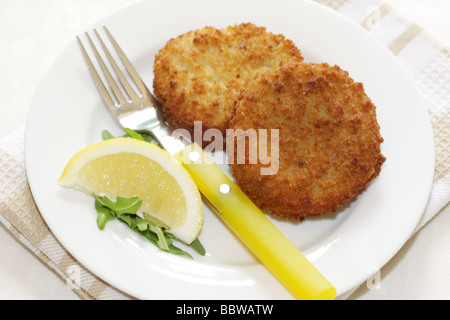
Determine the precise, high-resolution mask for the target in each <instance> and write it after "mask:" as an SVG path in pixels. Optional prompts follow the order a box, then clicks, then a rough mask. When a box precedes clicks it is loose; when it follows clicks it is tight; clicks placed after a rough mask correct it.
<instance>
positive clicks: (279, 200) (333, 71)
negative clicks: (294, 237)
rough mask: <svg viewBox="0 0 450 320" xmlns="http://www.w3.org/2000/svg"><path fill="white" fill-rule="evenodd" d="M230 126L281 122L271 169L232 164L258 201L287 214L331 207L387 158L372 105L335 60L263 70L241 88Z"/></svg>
mask: <svg viewBox="0 0 450 320" xmlns="http://www.w3.org/2000/svg"><path fill="white" fill-rule="evenodd" d="M230 127H231V128H233V129H243V130H247V129H250V128H253V129H256V130H258V129H269V131H270V129H279V171H278V173H277V174H275V175H261V171H260V169H261V167H267V166H263V165H261V164H255V165H251V164H248V161H246V162H245V163H246V164H232V165H231V167H232V173H233V176H234V177H235V178H236V180H237V183H238V185H239V186H240V187H241V188H242V190H243V191H244V192H245V193H246V194H247V195H248V196H249V198H250V199H251V200H253V201H254V202H255V204H256V205H258V206H259V207H260V208H262V209H266V210H268V211H270V212H271V213H272V214H273V215H276V216H279V217H282V218H286V219H290V220H303V219H304V217H308V216H315V215H320V214H322V213H325V212H335V211H336V210H337V209H338V207H340V206H342V205H344V204H345V203H346V202H347V201H348V200H350V199H352V198H353V197H355V196H356V195H357V194H358V193H359V192H360V191H361V190H362V189H364V188H366V187H367V185H368V184H369V182H370V181H372V180H373V179H374V178H375V177H377V176H378V174H379V173H380V170H381V166H382V164H383V162H384V161H385V158H384V156H383V155H382V154H381V151H380V144H381V143H382V142H383V138H382V137H381V135H380V130H379V129H380V128H379V125H378V123H377V119H376V111H375V106H374V104H373V103H372V101H371V100H370V98H369V97H368V96H367V95H366V94H365V92H364V88H363V85H362V84H361V83H357V82H355V81H353V80H352V79H351V78H350V77H349V74H348V73H347V72H346V71H344V70H342V69H340V68H339V67H338V66H333V67H331V66H329V65H328V64H309V63H301V64H294V65H289V66H285V67H282V68H278V69H277V70H273V71H269V72H267V73H265V74H263V75H261V76H260V77H258V78H257V79H256V80H254V81H253V82H252V83H251V84H249V86H248V87H247V89H246V90H244V91H243V92H242V93H241V95H240V98H239V100H238V102H237V105H236V114H235V117H234V118H233V119H232V120H231V122H230ZM236 149H237V148H236ZM229 156H230V157H232V156H234V157H236V152H235V154H234V155H233V154H231V155H229ZM246 157H247V158H248V152H247V154H246ZM247 160H248V159H247Z"/></svg>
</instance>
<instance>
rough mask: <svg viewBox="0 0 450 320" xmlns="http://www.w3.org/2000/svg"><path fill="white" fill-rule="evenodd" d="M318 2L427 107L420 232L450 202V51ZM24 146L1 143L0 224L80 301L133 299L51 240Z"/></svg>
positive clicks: (372, 9) (377, 5) (392, 19)
mask: <svg viewBox="0 0 450 320" xmlns="http://www.w3.org/2000/svg"><path fill="white" fill-rule="evenodd" d="M316 1H317V2H319V3H321V4H323V5H326V6H329V7H330V8H332V9H334V10H336V11H338V12H340V13H342V14H343V15H345V16H347V17H348V18H350V19H351V20H353V21H355V22H356V23H358V24H360V25H361V26H362V27H364V28H365V29H367V30H368V31H369V32H370V33H372V34H373V35H374V36H375V37H376V38H378V39H379V40H380V41H381V42H382V43H383V44H384V45H386V46H387V47H388V48H389V49H390V50H391V52H392V53H393V54H394V55H396V56H397V57H398V59H399V61H401V63H403V64H404V65H405V66H406V68H407V70H408V71H409V72H410V74H411V76H412V77H413V79H414V80H415V82H416V84H417V87H418V89H419V91H420V94H421V95H422V97H423V100H424V101H425V102H426V106H427V108H428V110H429V113H430V115H431V121H432V125H433V129H434V136H435V147H436V172H435V180H434V185H433V190H432V194H431V198H430V200H429V203H428V206H427V208H426V210H425V212H424V215H423V217H422V220H421V221H420V223H419V225H418V226H417V230H418V229H419V228H421V227H423V226H424V225H425V224H426V223H427V222H428V221H429V220H430V219H431V218H432V217H433V216H434V215H436V214H437V213H438V212H439V211H440V210H441V209H442V208H443V207H444V206H445V205H446V204H447V203H448V202H449V200H450V157H449V155H450V151H449V150H450V147H449V146H450V110H449V109H450V103H449V102H450V101H449V97H450V72H449V71H450V70H449V68H450V54H449V50H448V48H445V47H443V46H442V45H441V44H440V43H438V42H437V41H436V40H434V39H433V37H432V36H430V35H429V34H428V33H427V32H426V31H424V30H423V29H422V28H421V27H420V26H419V25H417V24H414V23H412V22H411V21H409V20H408V19H406V18H405V17H403V16H402V15H401V14H400V13H398V12H397V11H396V10H395V9H394V8H392V7H391V6H389V5H387V4H385V3H383V2H382V1H377V0H316ZM23 146H24V127H21V128H19V129H18V130H17V131H15V132H13V133H12V134H11V135H10V136H8V137H7V138H6V139H4V140H3V141H2V142H0V222H1V223H2V224H4V226H5V227H6V228H7V229H8V230H9V231H10V232H11V234H12V235H14V236H15V237H16V238H17V239H18V240H19V241H20V242H21V243H22V244H23V245H24V246H26V247H27V248H28V249H30V250H31V251H32V252H34V254H35V255H36V256H37V257H38V258H39V259H41V260H42V261H43V262H44V263H45V264H47V265H48V266H49V267H50V268H51V269H53V270H54V271H55V273H56V274H58V275H59V276H60V277H61V278H62V280H63V281H65V282H66V283H67V285H68V287H69V288H71V289H73V290H74V291H75V292H76V293H77V294H78V295H79V296H80V297H81V298H82V299H111V300H112V299H133V297H130V296H128V295H126V294H124V293H123V292H120V291H119V290H117V289H115V288H113V287H111V286H110V285H108V284H107V283H105V282H104V281H102V280H101V279H99V278H97V277H96V276H94V275H93V274H92V273H91V272H90V271H89V270H87V269H86V268H85V267H83V266H82V265H80V264H79V263H78V262H77V261H76V260H75V259H74V258H73V257H72V256H71V255H70V254H69V253H68V252H67V251H66V250H65V248H64V247H63V246H62V245H61V244H60V243H59V242H58V241H57V240H56V238H55V237H54V236H53V234H52V233H51V231H50V230H49V229H48V227H47V225H46V224H45V222H44V221H43V219H42V217H41V215H40V213H39V211H38V210H37V208H36V206H35V204H34V202H33V198H32V196H31V193H30V190H29V187H28V183H27V178H26V173H25V168H24V150H23ZM346 296H348V295H346ZM341 298H345V297H341Z"/></svg>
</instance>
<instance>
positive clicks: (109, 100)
mask: <svg viewBox="0 0 450 320" xmlns="http://www.w3.org/2000/svg"><path fill="white" fill-rule="evenodd" d="M77 39H78V43H79V45H80V47H81V51H82V52H83V56H84V59H85V60H86V63H87V65H88V69H89V71H90V72H91V75H92V77H93V78H94V82H95V84H96V86H97V88H98V90H99V92H100V95H101V96H102V98H103V100H104V101H105V104H106V105H107V106H108V108H109V109H110V110H111V112H112V113H113V114H114V113H115V110H114V107H115V103H114V100H113V99H112V98H111V96H110V95H109V92H108V90H106V87H105V85H104V84H103V81H102V79H101V78H100V76H99V75H98V73H97V70H95V67H94V65H93V64H92V61H91V59H90V58H89V55H88V54H87V52H86V49H85V48H84V46H83V43H82V42H81V40H80V37H78V36H77Z"/></svg>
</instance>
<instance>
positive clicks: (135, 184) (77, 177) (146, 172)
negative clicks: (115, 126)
mask: <svg viewBox="0 0 450 320" xmlns="http://www.w3.org/2000/svg"><path fill="white" fill-rule="evenodd" d="M58 182H59V183H60V184H61V185H62V186H65V187H68V188H72V189H76V190H79V191H82V192H85V193H87V194H91V195H99V196H107V197H108V198H111V199H112V200H115V199H116V197H118V196H120V197H126V198H131V197H135V196H137V197H139V199H141V200H142V206H141V208H140V209H139V211H140V213H141V214H142V215H143V217H144V218H145V219H147V220H150V221H153V222H155V223H156V224H158V225H159V226H162V227H165V228H166V230H168V231H169V232H170V233H171V234H173V235H174V236H176V237H177V238H178V239H180V240H181V241H183V242H185V243H187V244H190V243H192V241H194V240H195V239H197V237H198V235H199V233H200V230H201V228H202V224H203V204H202V200H201V196H200V193H199V191H198V188H197V186H196V185H195V183H194V181H193V180H192V178H191V176H190V175H189V173H188V172H187V171H186V169H184V168H183V166H182V165H181V164H180V163H179V162H177V161H176V160H174V158H172V156H171V155H170V154H169V153H168V152H166V151H165V150H163V149H161V148H159V147H158V146H156V145H153V144H151V143H148V142H145V141H140V140H137V139H131V138H116V139H110V140H106V141H103V142H99V143H97V144H94V145H91V146H89V147H87V148H85V149H83V150H81V151H79V152H78V153H76V154H75V155H74V156H73V157H72V158H71V159H70V161H69V162H68V163H67V165H66V167H65V169H64V172H63V174H62V175H61V177H60V178H59V180H58Z"/></svg>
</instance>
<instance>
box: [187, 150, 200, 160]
mask: <svg viewBox="0 0 450 320" xmlns="http://www.w3.org/2000/svg"><path fill="white" fill-rule="evenodd" d="M198 159H200V155H199V154H198V152H196V151H192V152H191V153H189V160H191V161H197V160H198Z"/></svg>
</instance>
